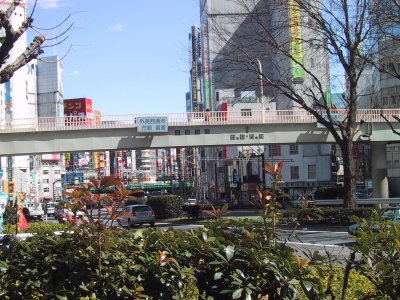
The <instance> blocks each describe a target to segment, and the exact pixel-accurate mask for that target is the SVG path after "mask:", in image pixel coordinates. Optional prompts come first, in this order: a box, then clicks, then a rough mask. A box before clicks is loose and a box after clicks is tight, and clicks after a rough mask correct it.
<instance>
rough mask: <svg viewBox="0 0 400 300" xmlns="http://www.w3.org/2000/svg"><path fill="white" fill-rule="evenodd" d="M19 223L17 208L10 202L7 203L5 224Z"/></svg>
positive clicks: (4, 216) (4, 215)
mask: <svg viewBox="0 0 400 300" xmlns="http://www.w3.org/2000/svg"><path fill="white" fill-rule="evenodd" d="M16 223H17V209H16V208H15V207H14V206H11V205H10V204H7V206H6V209H5V210H4V214H3V224H4V225H12V224H16Z"/></svg>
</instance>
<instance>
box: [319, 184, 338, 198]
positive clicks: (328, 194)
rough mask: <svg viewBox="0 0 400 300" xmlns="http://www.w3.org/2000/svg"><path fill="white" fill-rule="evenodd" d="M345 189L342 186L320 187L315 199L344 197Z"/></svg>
mask: <svg viewBox="0 0 400 300" xmlns="http://www.w3.org/2000/svg"><path fill="white" fill-rule="evenodd" d="M343 195H344V189H343V187H341V186H323V187H319V188H318V189H317V190H316V191H315V193H314V197H315V199H337V198H339V199H343Z"/></svg>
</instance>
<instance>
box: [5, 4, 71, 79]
mask: <svg viewBox="0 0 400 300" xmlns="http://www.w3.org/2000/svg"><path fill="white" fill-rule="evenodd" d="M21 2H22V0H14V1H12V2H11V3H10V5H9V7H8V8H7V10H0V44H1V46H0V69H1V70H0V83H4V82H6V81H8V80H10V78H11V77H12V76H13V75H14V73H15V72H16V71H17V70H18V69H20V68H21V67H23V66H25V65H26V64H28V63H29V62H30V61H31V60H33V59H36V58H38V56H39V55H40V54H42V53H43V48H44V47H46V46H45V44H44V43H45V41H46V40H52V39H56V38H58V39H59V38H60V37H64V39H62V42H63V41H65V34H66V32H68V30H69V29H70V28H71V26H72V24H71V25H70V26H69V27H68V28H67V29H66V30H64V31H63V32H62V33H61V34H59V35H58V36H57V37H52V38H50V39H49V38H47V36H46V35H43V34H37V35H36V36H35V37H34V38H33V40H32V42H31V43H30V44H29V45H28V47H26V49H25V50H24V51H23V52H22V53H21V54H20V55H19V56H18V57H17V58H16V59H14V60H10V52H11V50H12V49H13V48H14V46H15V43H16V42H17V41H18V39H20V38H21V36H23V35H24V34H25V33H27V31H28V30H29V29H33V30H35V31H37V28H35V27H34V25H33V14H34V11H35V7H36V3H37V0H35V1H34V3H33V9H32V10H31V14H30V15H29V16H28V17H26V19H25V20H24V21H23V22H22V23H21V25H20V26H19V27H18V28H15V24H13V23H12V16H13V13H14V12H15V10H16V9H17V7H18V6H19V5H21ZM67 19H68V18H66V19H65V20H64V21H62V22H60V24H58V25H57V26H60V25H61V24H63V23H65V21H66V20H67ZM45 30H46V29H45Z"/></svg>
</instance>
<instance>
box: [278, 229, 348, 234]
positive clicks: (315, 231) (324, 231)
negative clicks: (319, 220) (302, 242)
mask: <svg viewBox="0 0 400 300" xmlns="http://www.w3.org/2000/svg"><path fill="white" fill-rule="evenodd" d="M279 231H282V232H309V233H327V232H329V233H339V234H346V233H348V232H347V231H330V230H304V229H296V230H290V229H279Z"/></svg>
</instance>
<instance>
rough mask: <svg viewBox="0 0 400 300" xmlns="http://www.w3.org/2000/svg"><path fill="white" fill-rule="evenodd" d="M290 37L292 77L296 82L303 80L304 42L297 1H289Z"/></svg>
mask: <svg viewBox="0 0 400 300" xmlns="http://www.w3.org/2000/svg"><path fill="white" fill-rule="evenodd" d="M289 10H290V12H289V14H290V37H291V48H292V50H291V55H292V76H293V79H294V80H303V78H304V70H303V68H302V66H301V65H302V64H303V42H302V33H301V13H300V7H299V4H298V3H297V1H296V0H289Z"/></svg>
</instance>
